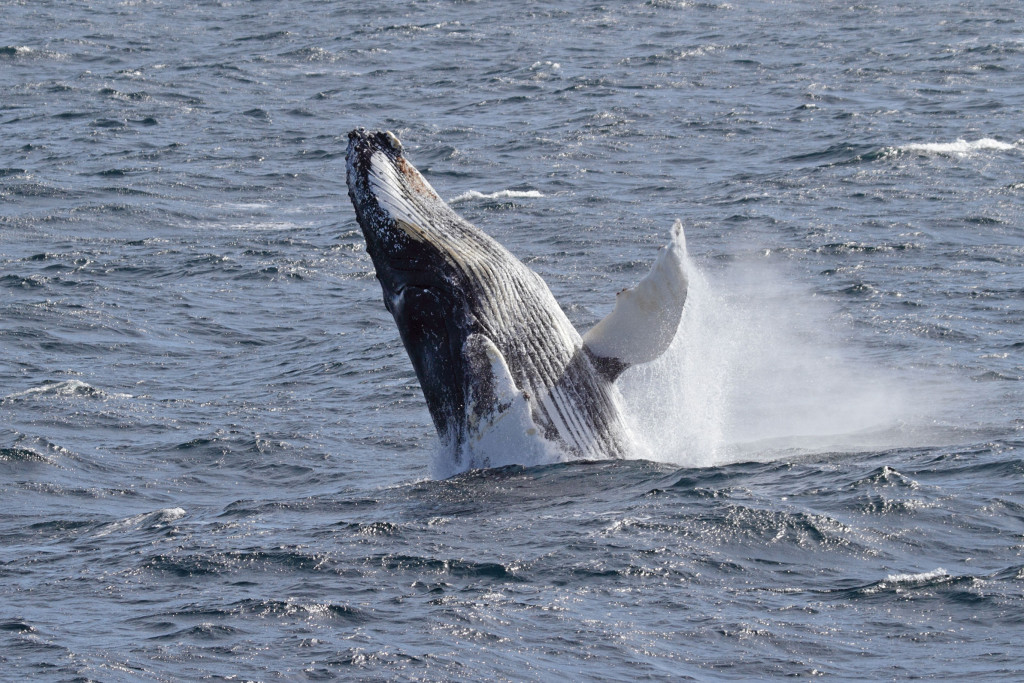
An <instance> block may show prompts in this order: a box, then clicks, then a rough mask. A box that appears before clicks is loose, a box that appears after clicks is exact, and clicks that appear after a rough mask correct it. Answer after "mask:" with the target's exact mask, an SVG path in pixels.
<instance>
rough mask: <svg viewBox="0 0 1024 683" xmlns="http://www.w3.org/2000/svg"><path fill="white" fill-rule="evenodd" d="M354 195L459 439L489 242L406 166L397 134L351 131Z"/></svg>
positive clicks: (387, 285) (426, 375)
mask: <svg viewBox="0 0 1024 683" xmlns="http://www.w3.org/2000/svg"><path fill="white" fill-rule="evenodd" d="M347 175H348V193H349V197H350V198H351V199H352V205H353V207H354V208H355V211H356V217H357V219H358V222H359V225H360V227H361V228H362V231H363V236H364V238H365V239H366V248H367V251H368V253H369V255H370V258H371V259H372V260H373V265H374V269H375V270H376V274H377V279H378V280H379V281H380V285H381V289H382V290H383V294H384V305H385V306H386V307H387V309H388V311H390V312H391V314H392V315H393V316H394V318H395V323H396V324H397V325H398V330H399V333H400V335H401V337H402V342H403V343H404V345H405V348H406V350H407V351H408V353H409V357H410V359H411V360H412V363H413V366H414V368H415V370H416V374H417V377H418V379H419V381H420V386H421V387H422V388H423V392H424V395H425V397H426V399H427V405H428V406H429V408H430V413H431V417H432V418H433V421H434V425H435V427H436V428H437V431H438V433H439V434H442V435H444V434H457V433H459V432H460V431H461V427H462V425H461V420H462V415H463V414H464V412H465V411H464V409H463V407H464V405H465V400H466V391H467V387H466V382H465V379H464V378H465V376H466V368H465V367H464V364H465V359H464V356H463V345H464V344H465V341H466V339H467V337H468V336H469V335H470V334H471V333H472V332H473V330H474V327H475V325H474V319H473V314H472V312H471V308H472V301H471V299H472V298H473V297H474V296H476V295H477V292H478V289H477V288H475V287H473V286H472V285H473V283H472V281H471V280H472V276H471V275H469V273H471V272H472V268H471V267H469V266H468V261H471V260H473V259H474V258H475V256H474V245H475V244H478V243H480V242H481V240H485V241H486V240H489V238H487V237H486V236H485V235H483V233H481V232H480V231H479V230H477V229H476V228H474V227H473V226H472V225H470V224H469V223H467V222H466V221H465V220H463V219H462V218H460V217H459V216H458V215H457V214H455V212H454V211H452V210H451V208H450V207H449V206H448V205H447V204H446V203H445V202H444V201H443V200H442V199H441V198H440V197H439V196H438V194H437V193H436V192H435V191H434V189H433V188H432V187H431V186H430V184H429V183H427V181H426V180H425V179H424V178H423V176H421V175H420V173H419V172H418V171H417V170H416V169H415V168H414V167H413V166H412V164H410V163H409V162H408V161H406V159H405V157H404V156H403V154H402V145H401V143H400V142H399V141H398V138H396V137H395V136H394V135H393V134H392V133H390V132H384V131H377V132H370V131H367V130H365V129H362V128H359V129H356V130H354V131H352V132H351V133H349V142H348V154H347Z"/></svg>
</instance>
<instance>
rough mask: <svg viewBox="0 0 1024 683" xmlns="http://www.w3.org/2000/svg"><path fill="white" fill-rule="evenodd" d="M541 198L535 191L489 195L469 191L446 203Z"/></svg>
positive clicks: (500, 192)
mask: <svg viewBox="0 0 1024 683" xmlns="http://www.w3.org/2000/svg"><path fill="white" fill-rule="evenodd" d="M543 196H544V195H543V194H541V193H540V192H538V191H537V190H499V191H498V192H491V193H490V194H484V193H483V192H477V191H476V190H470V191H469V192H463V193H462V194H460V195H459V196H457V197H453V198H452V199H450V200H448V203H449V204H458V203H460V202H466V201H469V200H471V199H514V198H517V197H527V198H537V197H543Z"/></svg>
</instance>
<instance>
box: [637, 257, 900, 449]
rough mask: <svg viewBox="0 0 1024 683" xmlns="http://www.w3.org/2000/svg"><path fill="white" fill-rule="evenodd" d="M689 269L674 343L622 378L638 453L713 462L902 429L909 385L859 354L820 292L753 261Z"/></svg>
mask: <svg viewBox="0 0 1024 683" xmlns="http://www.w3.org/2000/svg"><path fill="white" fill-rule="evenodd" d="M688 270H689V273H690V278H691V282H690V292H689V299H688V301H687V305H686V309H685V311H684V314H683V320H682V322H681V324H680V330H679V332H678V334H677V335H676V338H675V339H674V340H673V342H672V345H671V347H670V348H669V350H668V351H667V352H666V353H665V354H664V355H663V356H662V357H661V358H659V359H658V360H656V361H654V362H652V363H648V364H646V365H642V366H636V367H634V368H631V369H630V370H628V371H627V372H626V373H625V374H624V375H623V377H622V378H621V379H620V386H621V388H622V390H623V395H624V397H625V399H626V403H627V408H628V412H629V415H630V419H631V422H632V423H633V426H634V431H635V433H636V435H637V440H638V441H639V442H640V444H641V449H640V450H641V453H640V457H643V458H645V459H651V460H658V461H665V462H672V463H674V464H680V465H686V466H708V465H715V464H720V463H723V462H728V461H734V460H740V459H758V460H760V459H772V458H776V457H780V456H782V455H792V454H800V453H811V452H829V451H857V450H862V449H866V448H878V447H884V446H896V445H900V444H898V443H896V442H897V441H906V440H907V438H908V437H909V435H908V434H907V429H906V425H907V422H908V420H912V419H913V418H912V415H911V414H912V411H911V409H910V407H909V406H910V404H911V402H910V401H909V395H908V392H907V390H906V388H905V387H904V386H902V385H900V384H898V383H897V382H896V380H895V378H894V377H893V376H892V375H891V374H887V373H886V372H885V370H884V369H881V368H878V367H877V366H876V367H871V366H870V365H869V364H868V363H867V361H866V360H865V359H858V358H857V354H856V353H855V352H854V351H855V350H854V349H851V348H850V343H849V342H844V341H842V340H841V337H840V335H839V333H838V330H837V329H836V327H835V324H834V323H833V322H832V320H831V319H832V318H834V316H833V315H832V314H831V311H829V310H828V307H827V305H826V304H825V303H824V302H823V301H821V300H819V299H817V298H815V297H814V296H812V295H811V294H810V293H806V292H800V291H798V289H797V288H796V287H795V286H793V285H788V284H784V283H781V282H779V281H778V280H777V278H776V277H773V275H772V274H771V273H770V272H768V271H767V270H766V269H765V268H764V267H760V268H758V267H756V266H753V265H752V264H745V265H744V266H743V268H742V270H740V269H736V272H732V271H730V272H728V273H726V274H725V277H723V278H722V281H721V282H715V283H714V285H713V286H712V285H711V284H710V283H709V281H708V279H707V278H706V276H705V275H704V274H703V273H702V272H701V271H700V270H699V269H698V268H697V267H696V266H695V265H694V264H693V263H692V262H690V263H689V264H688Z"/></svg>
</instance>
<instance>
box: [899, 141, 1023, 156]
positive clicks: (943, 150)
mask: <svg viewBox="0 0 1024 683" xmlns="http://www.w3.org/2000/svg"><path fill="white" fill-rule="evenodd" d="M1019 148H1020V142H1017V143H1009V142H1001V141H999V140H996V139H994V138H981V139H980V140H975V141H973V142H969V141H967V140H964V139H957V140H956V141H955V142H923V143H915V144H910V145H902V146H900V147H897V149H898V150H901V151H904V152H922V153H925V154H971V153H973V152H984V151H997V152H1006V151H1009V150H1011V149H1019Z"/></svg>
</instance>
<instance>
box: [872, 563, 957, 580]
mask: <svg viewBox="0 0 1024 683" xmlns="http://www.w3.org/2000/svg"><path fill="white" fill-rule="evenodd" d="M948 577H949V572H947V571H946V570H945V569H943V568H942V567H938V568H936V569H933V570H931V571H930V572H921V573H920V574H890V575H889V576H887V577H885V579H884V580H883V581H882V583H886V584H893V583H903V584H907V583H910V584H914V583H928V582H929V581H934V580H935V579H945V578H948Z"/></svg>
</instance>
